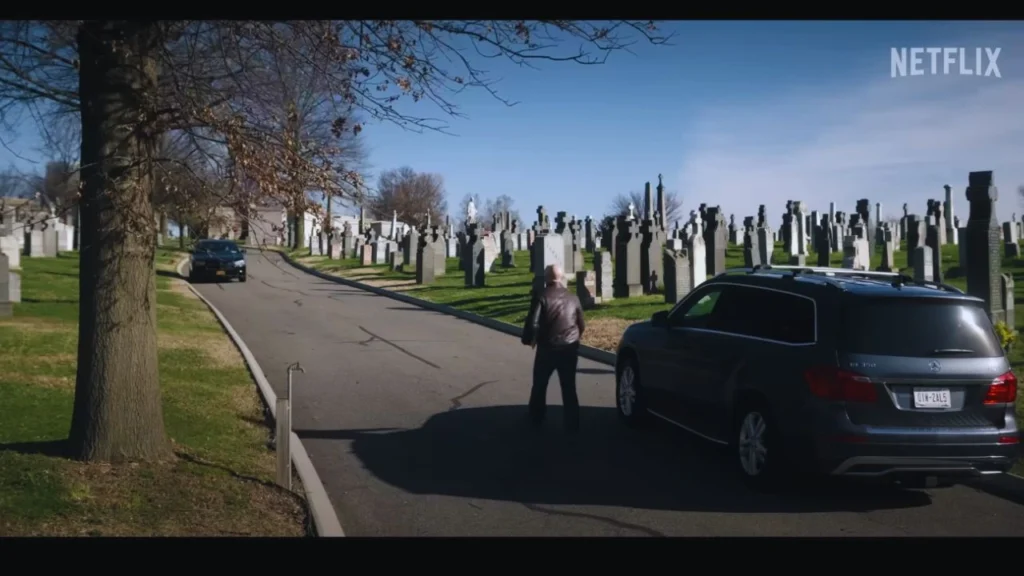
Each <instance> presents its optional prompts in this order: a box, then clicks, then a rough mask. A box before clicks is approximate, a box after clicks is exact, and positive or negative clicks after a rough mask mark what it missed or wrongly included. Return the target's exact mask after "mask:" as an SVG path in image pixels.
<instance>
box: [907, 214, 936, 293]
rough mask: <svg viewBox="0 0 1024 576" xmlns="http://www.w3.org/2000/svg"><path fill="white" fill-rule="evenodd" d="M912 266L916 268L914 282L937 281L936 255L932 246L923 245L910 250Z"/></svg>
mask: <svg viewBox="0 0 1024 576" xmlns="http://www.w3.org/2000/svg"><path fill="white" fill-rule="evenodd" d="M922 224H923V223H922ZM910 264H911V266H912V267H913V268H914V280H916V281H917V282H934V281H935V277H934V274H935V264H934V255H933V253H932V248H931V246H927V245H924V244H922V245H920V246H918V247H916V248H914V249H913V250H910Z"/></svg>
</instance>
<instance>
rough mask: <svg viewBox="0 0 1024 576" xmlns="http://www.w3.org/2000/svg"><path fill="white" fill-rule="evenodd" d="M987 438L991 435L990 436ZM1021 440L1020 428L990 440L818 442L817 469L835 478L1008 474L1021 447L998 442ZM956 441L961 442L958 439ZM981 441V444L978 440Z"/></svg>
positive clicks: (901, 439)
mask: <svg viewBox="0 0 1024 576" xmlns="http://www.w3.org/2000/svg"><path fill="white" fill-rule="evenodd" d="M986 436H987V435H986ZM1007 436H1010V437H1013V438H1017V433H1016V432H1011V433H1009V434H1007V433H1005V432H1004V433H1002V434H993V437H992V438H991V441H990V442H984V441H983V440H982V439H981V438H977V437H975V438H972V439H971V440H972V441H971V442H964V441H963V440H966V439H962V438H956V439H952V438H951V439H950V440H952V442H941V443H940V442H929V443H924V442H921V439H920V438H905V437H893V438H886V439H885V440H887V441H884V442H875V441H872V440H875V439H874V438H871V437H867V438H865V440H867V441H864V442H860V441H856V442H850V441H830V442H818V443H817V446H816V448H817V450H816V451H817V453H818V462H819V469H820V470H821V471H822V472H824V473H826V474H830V475H833V476H844V477H860V478H888V477H899V476H906V475H933V476H944V477H951V476H955V477H972V476H982V475H986V474H999V473H1002V472H1007V471H1009V470H1010V468H1011V467H1012V466H1013V463H1014V461H1015V460H1016V458H1017V457H1018V456H1019V455H1020V445H1019V444H1016V443H1012V444H1010V443H999V442H998V440H999V438H1001V437H1002V438H1005V437H1007ZM957 440H961V441H960V442H957ZM979 441H981V442H979Z"/></svg>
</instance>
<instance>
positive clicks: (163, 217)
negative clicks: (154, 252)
mask: <svg viewBox="0 0 1024 576" xmlns="http://www.w3.org/2000/svg"><path fill="white" fill-rule="evenodd" d="M159 234H160V242H161V243H162V242H163V240H164V239H165V238H167V212H164V211H161V212H160V232H159Z"/></svg>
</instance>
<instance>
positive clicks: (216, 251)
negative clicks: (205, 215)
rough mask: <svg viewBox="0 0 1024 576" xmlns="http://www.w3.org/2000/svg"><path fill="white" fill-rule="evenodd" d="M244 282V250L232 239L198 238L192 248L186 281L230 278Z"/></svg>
mask: <svg viewBox="0 0 1024 576" xmlns="http://www.w3.org/2000/svg"><path fill="white" fill-rule="evenodd" d="M234 278H237V279H238V281H239V282H245V252H243V251H242V249H241V248H240V247H239V246H238V244H236V243H235V242H234V241H232V240H200V241H199V242H197V243H196V245H195V246H193V248H192V257H191V258H190V259H189V268H188V281H189V282H196V281H200V280H231V279H234Z"/></svg>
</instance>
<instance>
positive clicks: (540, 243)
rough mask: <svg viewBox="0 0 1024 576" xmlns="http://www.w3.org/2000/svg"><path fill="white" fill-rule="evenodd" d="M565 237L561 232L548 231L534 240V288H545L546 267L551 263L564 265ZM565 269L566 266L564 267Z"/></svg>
mask: <svg viewBox="0 0 1024 576" xmlns="http://www.w3.org/2000/svg"><path fill="white" fill-rule="evenodd" d="M564 242H565V239H564V238H563V236H562V235H561V234H557V233H555V232H548V233H546V234H538V235H537V237H536V238H534V240H533V250H532V251H531V253H532V254H533V257H532V258H530V260H532V262H533V289H534V290H535V291H539V290H543V289H544V269H545V268H547V267H548V266H551V265H558V266H559V267H562V266H563V262H564V260H565V244H564ZM562 270H563V271H564V270H565V268H562Z"/></svg>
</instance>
